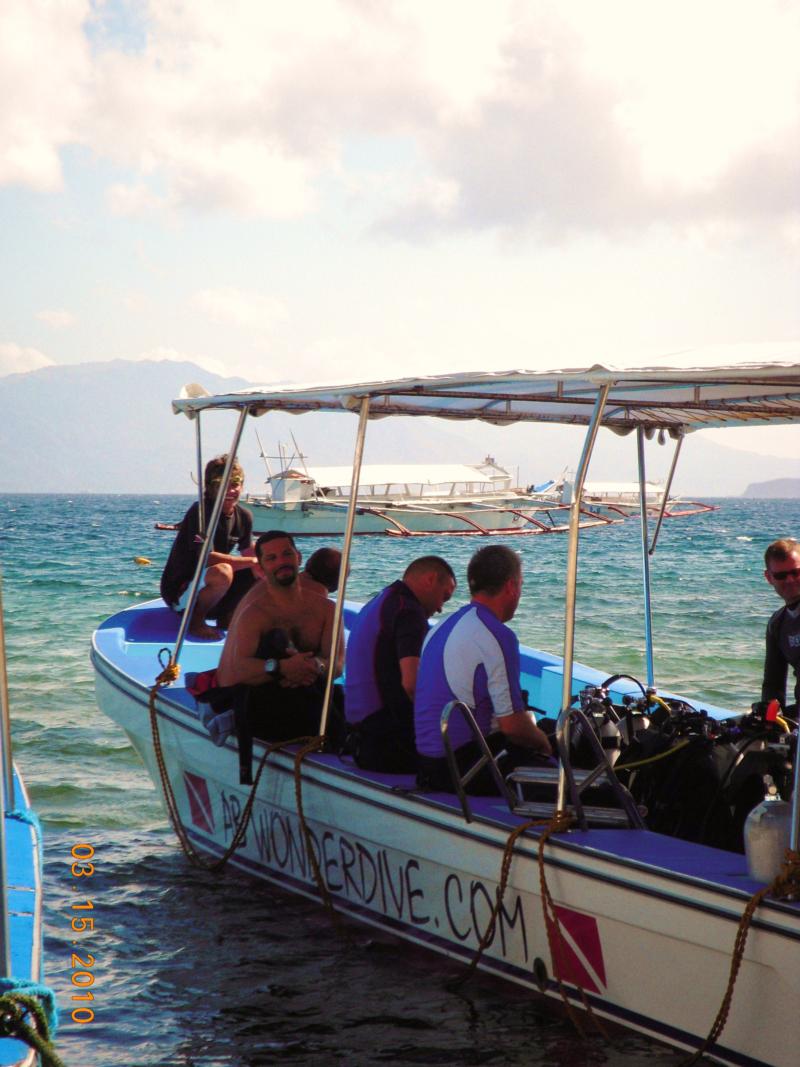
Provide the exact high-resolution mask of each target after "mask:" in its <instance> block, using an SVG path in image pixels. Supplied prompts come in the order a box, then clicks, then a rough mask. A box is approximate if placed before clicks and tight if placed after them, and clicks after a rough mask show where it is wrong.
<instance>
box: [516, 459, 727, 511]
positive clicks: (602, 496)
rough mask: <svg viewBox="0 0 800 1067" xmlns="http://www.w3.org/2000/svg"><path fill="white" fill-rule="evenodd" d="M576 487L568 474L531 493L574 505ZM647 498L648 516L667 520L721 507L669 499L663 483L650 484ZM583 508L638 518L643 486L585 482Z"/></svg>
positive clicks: (533, 489)
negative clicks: (661, 517) (573, 498)
mask: <svg viewBox="0 0 800 1067" xmlns="http://www.w3.org/2000/svg"><path fill="white" fill-rule="evenodd" d="M673 472H674V467H673ZM574 487H575V474H574V472H572V471H565V472H564V474H563V475H562V476H561V477H560V478H557V479H554V480H553V481H551V482H550V483H548V485H547V487H546V489H544V490H539V491H537V490H536V488H535V487H533V486H532V487H531V489H530V490H529V492H530V494H531V496H534V497H535V498H537V499H539V500H541V501H552V502H553V503H560V504H564V505H570V504H571V503H572V497H573V493H574ZM644 499H645V506H646V508H647V514H648V516H649V517H650V518H651V519H658V518H659V517H660V516H663V518H665V519H685V518H688V517H689V516H691V515H703V514H705V513H706V512H708V511H718V510H719V505H717V504H704V503H702V501H700V500H684V499H683V498H682V497H670V496H667V488H666V485H665V484H664V483H663V482H647V484H646V485H645V497H644ZM581 506H582V507H583V509H584V510H585V511H586V512H588V513H589V514H592V515H599V516H602V517H604V518H610V519H628V518H638V516H639V514H640V508H641V486H640V485H639V483H638V482H585V483H584V486H583V495H582V497H581Z"/></svg>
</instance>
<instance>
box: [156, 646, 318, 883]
mask: <svg viewBox="0 0 800 1067" xmlns="http://www.w3.org/2000/svg"><path fill="white" fill-rule="evenodd" d="M179 675H180V667H178V665H177V664H175V663H170V664H168V665H167V666H166V667H165V668H164V670H163V671H162V672H161V674H159V676H158V678H156V681H155V684H154V685H153V687H152V689H151V690H150V730H151V732H152V735H153V751H154V753H155V756H156V763H157V764H158V773H159V775H160V777H161V789H162V792H163V794H164V800H165V801H166V805H167V812H168V814H169V818H170V822H171V823H172V828H173V829H174V831H175V835H176V836H177V838H178V841H179V842H180V845H181V848H182V849H183V851H184V854H185V855H186V857H187V859H188V860H189V862H190V863H191V864H193V865H194V866H195V867H199V868H200V869H201V870H205V871H210V872H212V873H213V874H216V873H218V872H219V871H221V870H222V869H223V867H224V866H225V864H226V863H227V862H228V860H229V859H230V858H231V856H232V855H233V854H234V852H235V851H236V849H237V848H238V847H239V845H240V844H241V842H242V840H243V839H244V835H245V833H246V832H247V827H248V825H249V823H250V817H251V815H252V813H253V804H254V803H255V796H256V789H257V788H258V783H259V780H260V779H261V774H262V772H263V770H264V766H265V764H266V762H267V757H268V756H269V755H270V754H271V753H272V752H276V751H277V750H278V749H280V748H283V747H285V746H286V745H292V744H296V743H297V741H282V742H276V743H275V744H273V745H268V746H267V748H266V749H265V751H264V755H263V756H262V757H261V761H260V763H259V765H258V770H257V771H256V774H255V778H254V779H253V785H252V787H251V789H250V793H249V795H248V797H247V802H246V804H245V806H244V808H243V809H242V814H241V816H240V817H239V821H238V823H237V824H236V828H235V829H234V832H233V837H232V838H231V843H230V844H229V845H228V847H227V849H226V850H225V852H224V853H223V854H222V855H221V856H220V857H219V858H218V859H215V860H211V861H210V862H209V861H208V860H206V859H205V858H204V857H203V856H202V855H201V854H200V853H199V852H198V851H197V849H196V848H195V847H194V845H193V844H192V842H191V841H190V840H189V835H188V834H187V833H186V830H185V829H184V827H183V823H182V822H181V818H180V814H179V812H178V803H177V801H176V799H175V793H174V791H173V789H172V783H171V782H170V780H169V774H168V773H167V767H166V762H165V760H164V751H163V749H162V746H161V732H160V730H159V728H158V712H157V710H156V695H157V694H158V691H159V689H161V688H163V687H164V686H166V685H170V684H171V683H172V682H174V681H175V680H176V679H177V678H178V677H179ZM298 740H301V741H305V740H307V738H299V739H298Z"/></svg>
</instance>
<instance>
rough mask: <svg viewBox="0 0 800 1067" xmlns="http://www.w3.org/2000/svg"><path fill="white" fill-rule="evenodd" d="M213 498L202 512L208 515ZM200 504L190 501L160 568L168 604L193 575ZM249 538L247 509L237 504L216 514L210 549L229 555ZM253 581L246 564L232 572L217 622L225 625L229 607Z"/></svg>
mask: <svg viewBox="0 0 800 1067" xmlns="http://www.w3.org/2000/svg"><path fill="white" fill-rule="evenodd" d="M212 507H213V501H211V502H209V501H208V500H206V515H207V516H208V515H210V514H211V509H212ZM199 512H200V506H199V504H197V503H194V504H192V506H191V507H190V508H189V510H188V511H187V512H186V514H185V515H184V516H183V519H182V520H181V524H180V527H179V528H178V533H177V535H176V537H175V540H174V542H173V544H172V548H171V550H170V553H169V557H168V558H167V562H166V565H165V567H164V571H163V573H162V575H161V596H162V597H163V598H164V601H165V603H167V604H169V606H170V607H174V606H175V605H177V603H178V601H179V600H180V598H181V596H182V595H183V593H184V592H185V590H186V589H187V588H188V586H189V583H190V582H191V580H192V578H193V577H194V572H195V568H196V567H197V560H198V559H199V557H200V550H201V549H202V547H203V544H202V540H198V537H199V533H200V517H199ZM252 541H253V516H252V515H251V514H250V512H249V511H248V510H247V508H243V507H241V505H239V504H237V505H236V506H235V507H234V509H233V511H232V513H231V514H230V515H224V514H222V515H220V517H219V523H218V524H217V529H216V532H215V533H214V544H213V546H212V550H213V551H214V552H223V553H224V554H225V555H230V554H231V552H232V551H233V549H234V548H237V547H238V549H239V551H240V552H245V551H247V549H249V548H250V545H251V544H252ZM254 582H255V578H254V577H253V572H252V571H251V570H250V568H249V567H242V568H240V569H238V570H236V571H234V574H233V583H232V585H231V587H230V589H229V590H228V591H227V593H226V594H225V596H224V597H223V598H222V599H221V600H220V601H219V603H218V604H217V605H216V607H215V609H214V610H215V613H216V614H215V616H214V617H215V618H216V619H217V622H218V623H219V624H220V625H222V626H225V625H227V622H228V620H229V619H230V616H231V615H232V613H233V609H234V608H235V607H236V605H237V604H238V603H239V601H240V600H241V599H242V597H243V596H244V595H245V593H246V592H247V590H248V589H250V588H251V587H252V586H253V584H254Z"/></svg>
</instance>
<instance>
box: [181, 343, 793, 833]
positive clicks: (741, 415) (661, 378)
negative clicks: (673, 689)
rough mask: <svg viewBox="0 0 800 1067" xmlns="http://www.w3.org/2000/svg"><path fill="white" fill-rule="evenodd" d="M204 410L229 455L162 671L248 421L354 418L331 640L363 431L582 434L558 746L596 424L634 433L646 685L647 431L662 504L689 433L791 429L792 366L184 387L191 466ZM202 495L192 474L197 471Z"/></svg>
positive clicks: (649, 644)
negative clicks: (431, 420) (192, 428)
mask: <svg viewBox="0 0 800 1067" xmlns="http://www.w3.org/2000/svg"><path fill="white" fill-rule="evenodd" d="M213 408H222V409H228V410H236V411H238V412H239V419H238V422H237V427H236V431H235V433H234V438H233V442H232V444H231V449H230V452H229V456H228V465H227V467H226V470H225V473H224V476H223V484H222V486H221V488H220V491H219V493H218V495H217V499H216V501H215V505H214V508H213V511H212V515H211V517H210V519H209V524H208V531H207V533H206V540H205V543H204V545H203V549H202V551H201V555H200V560H199V562H198V567H197V570H196V572H195V576H194V579H193V582H192V586H191V588H190V594H189V603H188V605H187V608H186V610H185V611H184V615H183V620H182V622H181V627H180V630H179V633H178V637H177V640H176V645H175V651H174V652H173V654H172V657H171V663H172V664H175V663H176V662H177V659H178V656H179V653H180V648H181V645H182V643H183V640H184V637H185V631H186V627H187V625H188V620H189V617H190V615H191V611H192V607H193V605H194V601H195V599H196V596H197V591H198V588H199V584H200V576H201V574H202V571H203V569H204V567H205V562H206V559H207V557H208V553H209V551H210V547H211V539H212V537H213V532H214V530H215V529H216V525H217V521H218V519H219V514H220V511H221V508H222V501H223V498H224V495H225V490H226V488H227V484H228V480H229V477H230V469H231V466H232V462H233V457H234V456H235V455H236V451H237V449H238V446H239V441H240V439H241V434H242V430H243V427H244V422H245V420H246V418H247V415H248V414H250V415H254V416H260V415H263V414H265V413H266V412H268V411H287V412H292V413H296V414H302V413H307V412H312V411H329V412H330V411H349V412H351V413H358V417H359V422H358V431H357V435H356V444H355V451H354V458H353V473H352V481H351V491H350V501H349V508H348V518H347V524H346V528H345V535H344V544H343V547H342V562H341V569H340V575H339V590H338V596H337V602H336V610H335V615H334V642H336V641H338V639H339V634H340V632H341V628H342V618H343V605H344V596H345V590H346V583H347V572H348V569H349V568H348V564H349V558H350V547H351V542H352V535H353V525H354V521H355V508H356V498H357V490H358V483H359V472H360V470H361V461H362V456H363V451H364V440H365V435H366V427H367V422H368V420H369V419H371V418H385V417H387V416H390V415H408V416H414V415H417V416H418V415H427V416H434V417H440V418H448V419H480V420H482V421H485V422H489V423H493V424H496V425H511V424H514V423H517V422H549V423H552V422H555V423H566V424H576V425H585V426H586V427H587V431H586V437H585V440H584V445H583V450H582V453H581V457H580V462H579V464H578V469H577V472H576V476H575V487H574V493H573V500H572V505H571V510H570V527H569V535H568V548H567V573H566V577H565V612H564V666H563V684H562V699H561V705H562V710H561V715H560V717H559V730H560V731H561V733H562V740H563V742H564V745H565V746H568V740H569V738H568V729H569V720H568V715H567V712H568V710H569V708H570V706H571V704H572V693H571V689H572V669H573V663H574V645H575V604H576V588H577V571H578V548H579V533H580V508H581V503H582V495H583V487H584V483H585V480H586V474H587V471H588V468H589V462H590V460H591V456H592V452H593V450H594V445H595V442H596V439H597V433H598V431H599V429H600V427H601V426H604V427H607V428H609V429H611V430H614V431H615V432H616V433H619V434H623V435H624V434H628V433H631V432H633V431H635V432H636V447H637V462H638V472H639V494H640V517H641V531H642V539H641V540H642V581H643V589H644V625H645V649H646V667H647V682H648V685H649V686H654V684H655V683H654V664H653V635H652V611H651V596H650V566H649V557H650V555H651V554H652V552H653V550H654V548H655V541H656V539H657V537H658V531H659V529H660V526H661V521H662V518H663V508H664V506H665V505H664V504H662V512H661V515H660V516H659V518H658V523H657V527H656V531H655V535H654V539H653V544H652V545H650V546H648V521H647V507H646V472H645V462H644V442H645V439H646V438H651V437H653V436H654V435H655V434H656V433H658V434H659V436H660V438H661V439H663V438H664V437H665V436H666V435H669V437H670V438H672V439H674V440H675V441H676V448H675V454H674V456H673V459H672V464H671V467H670V471H669V476H668V480H667V486H666V489H665V492H664V501H666V499H667V496H668V494H669V489H670V485H671V482H672V478H673V475H674V472H675V468H676V465H677V460H678V456H679V453H680V449H681V445H682V443H683V438H684V436H685V435H686V434H687V433H689V432H691V431H692V430H697V429H705V428H712V427H727V426H750V425H770V424H773V425H774V424H785V423H795V422H800V364H797V363H792V364H790V363H772V364H768V363H763V364H760V363H747V364H737V365H730V366H725V367H706V368H702V367H699V368H697V367H695V368H688V369H681V368H667V367H663V368H654V367H646V368H640V369H626V370H616V369H613V368H609V367H602V366H593V367H590V368H588V369H585V370H564V371H552V372H534V371H510V372H506V373H496V374H495V373H477V374H459V375H446V376H436V377H429V378H418V379H409V378H406V379H398V380H394V381H382V382H366V383H360V384H349V385H316V386H307V387H284V388H274V389H270V388H253V389H247V390H243V391H241V392H236V393H227V394H220V395H217V396H211V395H209V394H207V393H206V392H205V390H203V389H201V387H198V386H189V387H186V389H185V390H184V391H183V392H182V395H181V397H179V398H178V399H177V400H175V401H173V410H174V411H175V413H176V414H177V413H182V414H185V415H187V416H188V417H189V418H190V419H197V420H198V430H197V441H198V446H197V447H198V463H199V461H200V443H199V442H200V434H199V417H200V414H201V412H203V411H207V410H211V409H213ZM199 475H200V478H199V481H200V493H201V496H202V469H201V468H200V470H199ZM333 681H334V662H333V659H332V658H331V661H330V665H329V670H328V677H327V682H326V688H325V698H324V704H323V710H322V717H321V723H320V732H321V733H322V734H324V732H325V728H326V725H327V715H328V708H329V704H330V697H331V692H332V689H333ZM566 799H567V781H566V775H565V773H564V771H563V769H562V771H561V773H560V775H559V784H558V791H557V799H556V806H557V808H558V809H563V808H564V807H565V805H566ZM799 838H800V758H797V757H796V758H795V768H794V790H793V798H792V834H791V848H792V849H794V850H796V849H797V847H798V839H799Z"/></svg>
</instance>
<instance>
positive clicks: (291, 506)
mask: <svg viewBox="0 0 800 1067" xmlns="http://www.w3.org/2000/svg"><path fill="white" fill-rule="evenodd" d="M262 455H263V449H262ZM264 458H265V459H267V458H268V457H266V456H265V457H264ZM283 459H284V462H283V463H282V465H281V469H280V470H278V471H277V472H275V473H274V474H273V473H271V472H270V473H269V477H268V478H267V486H268V489H269V492H268V494H267V495H266V496H259V495H250V496H248V497H247V498H246V499H245V500H244V501H243V503H245V504H247V505H248V506H249V507H252V508H253V509H254V512H253V520H254V523H255V528H256V529H257V530H258V529H269V530H283V531H285V532H286V533H288V534H291V535H292V536H293V537H341V536H342V534H344V531H345V528H346V526H347V515H348V505H349V499H350V492H351V485H350V481H351V478H352V473H353V472H352V468H351V467H349V466H347V467H342V466H339V467H330V466H329V467H318V466H307V465H306V463H305V460H304V457H303V456H302V454H299V455H298V459H297V461H295V460H294V457H293V458H292V459H291V460H289V461H288V462H287V461H286V457H283ZM511 482H512V479H511V475H510V474H509V473H508V471H507V470H505V469H504V468H503V467H500V466H498V465H497V464H496V463H495V461H494V459H493V458H492V457H491V456H487V457H486V459H485V460H484V461H483V463H482V464H478V465H475V466H467V465H466V464H461V463H372V464H363V465H362V466H361V469H360V471H359V483H358V496H357V500H356V517H355V522H354V524H353V533H354V534H386V535H389V536H393V537H420V536H424V535H428V536H430V535H460V536H473V537H475V536H487V535H490V534H504V535H508V534H546V533H566V532H567V531H568V530H569V522H568V519H569V504H568V503H564V502H562V501H560V500H556V499H552V500H546V499H540V498H539V497H537V496H535V495H531V494H529V493H526V492H525V490H523V489H517V488H514V487H513V486H512V484H511ZM619 519H620V517H619V516H618V515H617V516H613V515H599V514H597V513H590V512H589V511H588V510H587V511H586V512H585V515H584V517H583V519H582V520H581V528H582V529H587V528H588V527H590V526H606V525H608V524H609V523H610V522H613V521H619Z"/></svg>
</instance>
